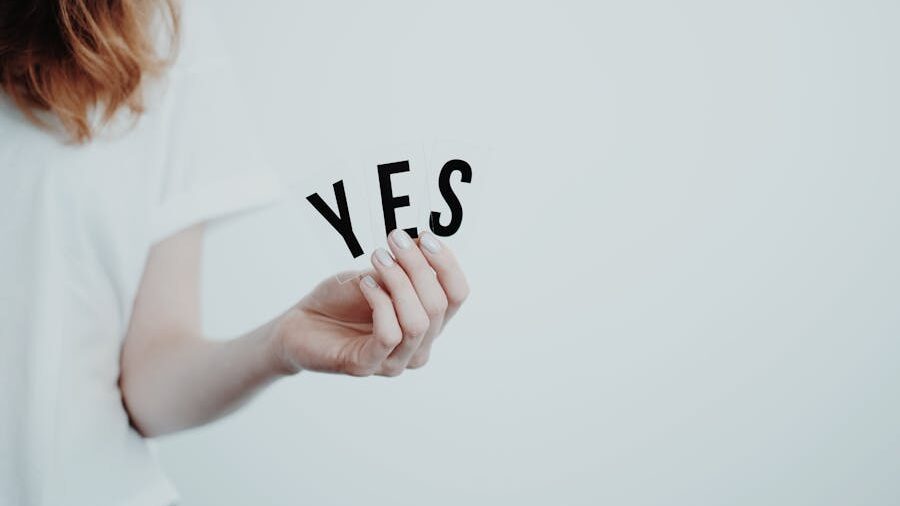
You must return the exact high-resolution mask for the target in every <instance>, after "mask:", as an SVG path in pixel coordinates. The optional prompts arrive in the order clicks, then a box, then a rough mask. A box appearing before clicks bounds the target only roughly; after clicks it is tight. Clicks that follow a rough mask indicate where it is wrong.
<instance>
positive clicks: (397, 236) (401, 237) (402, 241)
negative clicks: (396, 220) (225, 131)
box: [391, 228, 412, 249]
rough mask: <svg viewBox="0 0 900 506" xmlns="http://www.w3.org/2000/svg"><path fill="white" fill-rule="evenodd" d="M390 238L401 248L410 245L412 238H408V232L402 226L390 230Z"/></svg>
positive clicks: (406, 247)
mask: <svg viewBox="0 0 900 506" xmlns="http://www.w3.org/2000/svg"><path fill="white" fill-rule="evenodd" d="M391 240H392V241H394V244H396V245H397V246H398V247H400V248H402V249H408V248H409V247H410V246H412V239H410V238H409V234H407V233H406V231H405V230H403V229H402V228H395V229H394V231H393V232H391Z"/></svg>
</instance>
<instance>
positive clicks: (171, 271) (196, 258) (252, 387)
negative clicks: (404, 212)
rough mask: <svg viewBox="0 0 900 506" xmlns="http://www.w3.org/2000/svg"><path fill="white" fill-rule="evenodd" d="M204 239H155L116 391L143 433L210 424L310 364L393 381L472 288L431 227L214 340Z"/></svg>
mask: <svg viewBox="0 0 900 506" xmlns="http://www.w3.org/2000/svg"><path fill="white" fill-rule="evenodd" d="M202 238H203V228H202V226H197V227H193V228H191V229H187V230H185V231H183V232H180V233H178V234H176V235H174V236H172V237H170V238H168V239H166V240H164V241H162V242H160V243H159V244H157V245H156V246H155V247H154V248H153V249H152V250H151V252H150V255H149V258H148V261H147V265H146V268H145V270H144V275H143V278H142V280H141V286H140V288H139V290H138V294H137V297H136V299H135V306H134V311H133V313H132V317H131V322H130V325H129V330H128V333H127V335H126V338H125V342H124V345H123V349H122V358H121V376H120V387H121V390H122V395H123V398H124V402H125V406H126V408H127V409H128V412H129V415H130V417H131V420H132V423H133V425H134V426H135V427H136V428H137V429H138V430H139V431H140V432H141V433H142V434H144V435H145V436H158V435H161V434H166V433H169V432H174V431H178V430H183V429H186V428H190V427H194V426H197V425H202V424H204V423H207V422H210V421H213V420H215V419H217V418H219V417H222V416H224V415H226V414H228V413H230V412H232V411H234V410H235V409H237V408H239V407H240V406H241V405H242V404H243V403H244V402H245V401H246V400H247V399H249V398H250V397H251V396H252V395H253V394H254V393H256V392H257V391H259V390H260V389H261V388H263V387H265V386H266V385H268V384H270V383H271V382H273V381H274V380H276V379H277V378H279V377H282V376H286V375H291V374H294V373H297V372H299V371H301V370H304V369H306V370H314V371H321V372H332V373H342V374H350V375H354V376H367V375H370V374H379V375H384V376H395V375H397V374H399V373H401V372H402V371H403V370H404V369H406V368H413V367H420V366H422V365H424V364H425V362H426V361H427V360H428V355H429V353H430V350H431V344H432V341H433V339H434V338H435V337H436V336H437V334H438V333H440V331H441V330H442V329H443V327H444V324H445V323H446V321H447V319H449V317H450V316H452V315H453V313H455V312H456V310H457V309H458V308H459V306H460V305H461V304H462V302H463V300H464V299H465V297H466V296H467V294H468V285H467V284H466V281H465V277H464V276H463V275H462V272H461V270H460V269H459V266H458V264H457V263H456V260H455V258H454V257H453V254H452V252H450V250H449V249H447V248H446V247H443V246H442V245H441V244H440V243H439V242H438V241H437V239H436V238H434V236H432V235H430V234H426V235H425V236H424V237H423V238H422V239H421V240H420V241H411V240H410V239H409V237H408V236H406V235H405V234H403V233H402V232H400V231H397V232H395V233H394V234H392V237H391V241H389V242H390V244H391V250H392V251H393V253H394V255H390V254H388V253H387V251H384V250H381V251H379V252H376V254H375V255H374V256H373V262H372V263H373V266H374V270H373V271H371V272H369V273H367V274H366V275H365V276H363V277H361V278H360V280H359V281H358V282H347V283H338V282H337V281H336V280H335V279H334V278H329V279H327V280H325V281H323V282H322V283H321V284H320V285H319V286H317V287H316V288H315V289H314V290H313V291H312V292H311V293H310V294H308V295H307V296H306V297H304V298H303V299H302V300H301V301H300V302H298V303H297V304H296V305H295V306H294V307H292V308H290V309H289V310H288V311H286V312H285V313H283V314H282V315H280V316H278V317H277V318H275V319H273V320H272V321H270V322H268V323H266V324H265V325H262V326H261V327H259V328H257V329H255V330H253V331H251V332H249V333H247V334H245V335H243V336H240V337H238V338H235V339H232V340H229V341H211V340H207V339H205V338H204V337H203V335H202V330H201V325H200V293H199V291H200V283H199V277H200V276H199V273H200V257H201V248H202ZM420 244H421V246H422V247H421V248H420ZM378 259H382V260H384V261H380V260H378Z"/></svg>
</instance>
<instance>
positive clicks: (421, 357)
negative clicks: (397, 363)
mask: <svg viewBox="0 0 900 506" xmlns="http://www.w3.org/2000/svg"><path fill="white" fill-rule="evenodd" d="M429 358H430V357H429V354H428V353H416V354H415V355H413V357H412V359H410V361H409V364H407V365H406V368H407V369H418V368H420V367H424V366H425V364H427V363H428V359H429Z"/></svg>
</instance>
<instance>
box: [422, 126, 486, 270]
mask: <svg viewBox="0 0 900 506" xmlns="http://www.w3.org/2000/svg"><path fill="white" fill-rule="evenodd" d="M490 159H491V150H490V149H489V148H487V147H484V146H478V145H476V144H471V143H467V142H460V141H448V140H440V141H436V142H435V143H434V146H433V148H432V149H431V151H430V153H429V156H428V170H427V180H428V181H427V185H428V192H429V198H428V201H429V203H430V206H431V212H430V213H429V220H428V227H429V230H431V231H432V232H433V233H434V234H435V235H437V236H438V237H439V238H440V239H441V241H443V242H445V243H447V245H449V246H450V247H451V248H452V249H453V250H454V251H455V252H456V253H457V254H459V253H461V252H463V251H465V250H467V249H468V245H469V244H470V243H471V242H472V241H471V240H470V238H471V237H473V236H474V235H475V231H476V230H477V228H478V223H479V218H480V217H481V216H482V203H483V193H484V188H485V185H486V183H487V180H488V174H489V172H490V170H489V168H490Z"/></svg>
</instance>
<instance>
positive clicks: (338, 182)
mask: <svg viewBox="0 0 900 506" xmlns="http://www.w3.org/2000/svg"><path fill="white" fill-rule="evenodd" d="M359 176H360V173H359V172H358V171H356V170H353V169H351V168H349V167H348V166H346V165H335V166H333V167H330V168H328V169H324V170H318V171H312V172H310V173H309V174H308V175H306V176H304V177H303V178H302V179H301V180H300V181H298V182H297V183H296V184H294V185H292V192H291V195H292V196H293V197H294V198H292V199H291V200H292V201H294V202H296V205H297V207H298V209H297V213H296V214H297V216H298V220H299V221H300V226H301V227H303V228H304V229H305V230H306V232H307V234H306V236H305V237H308V238H309V241H308V242H309V247H310V248H311V249H312V248H316V249H318V250H319V254H318V255H316V256H317V257H318V258H319V259H320V262H318V263H319V264H320V265H322V268H323V269H326V272H328V273H331V274H335V275H339V274H340V275H339V277H338V280H339V281H341V282H344V281H349V280H352V279H355V277H356V274H355V273H352V274H351V273H348V272H347V271H363V270H368V269H370V268H371V263H370V262H369V254H370V253H371V252H372V251H373V244H374V241H373V240H372V228H371V224H370V218H369V204H368V198H367V191H366V189H365V187H364V186H363V181H362V180H361V179H360V177H359ZM341 273H343V274H341Z"/></svg>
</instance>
